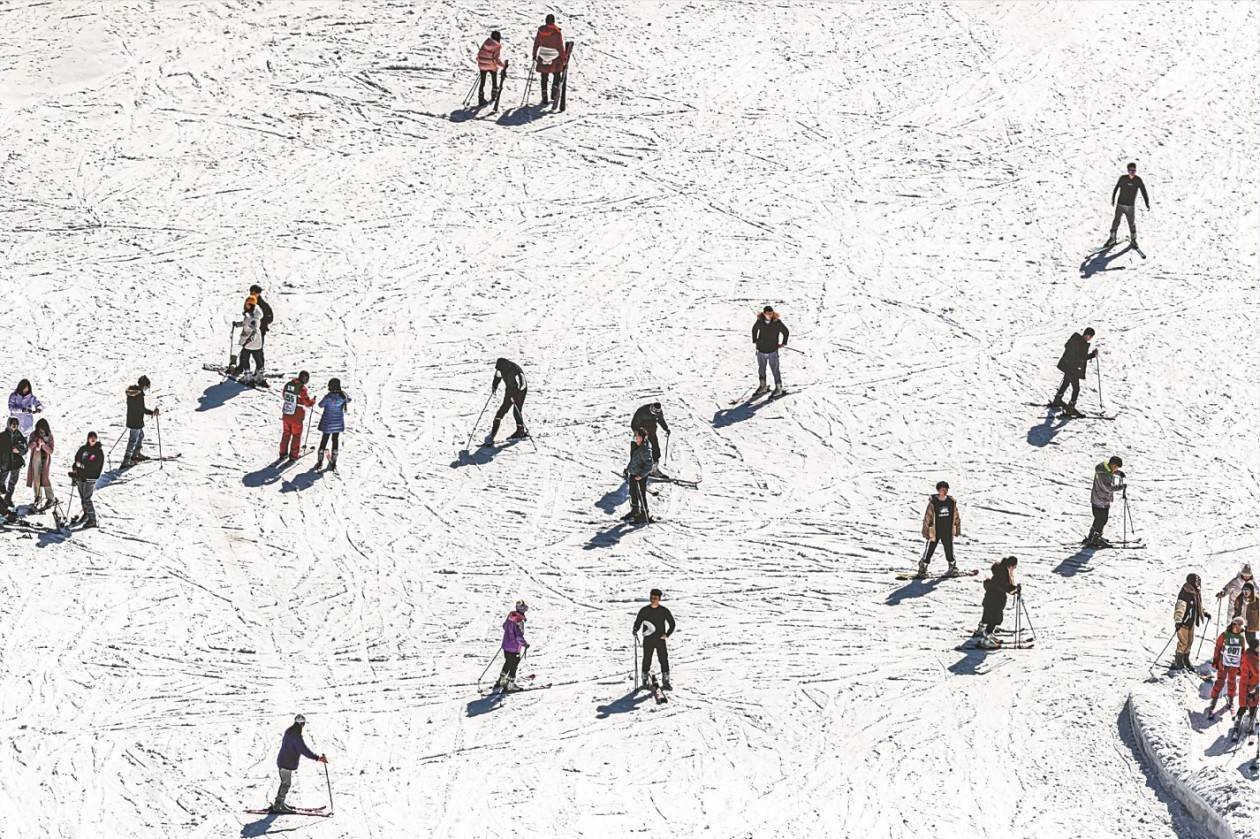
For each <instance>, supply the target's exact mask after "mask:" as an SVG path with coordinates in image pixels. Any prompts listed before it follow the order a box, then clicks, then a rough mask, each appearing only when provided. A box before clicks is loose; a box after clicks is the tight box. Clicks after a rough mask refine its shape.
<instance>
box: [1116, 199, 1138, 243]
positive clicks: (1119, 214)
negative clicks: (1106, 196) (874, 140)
mask: <svg viewBox="0 0 1260 839" xmlns="http://www.w3.org/2000/svg"><path fill="white" fill-rule="evenodd" d="M1133 210H1134V207H1133V206H1125V205H1124V204H1117V205H1116V214H1115V215H1114V216H1113V217H1112V219H1111V238H1113V239H1114V238H1116V231H1117V230H1119V229H1120V219H1122V218H1123V219H1124V220H1125V221H1127V222H1128V223H1129V239H1130V240H1133V239H1136V238H1137V226H1136V225H1135V224H1134V223H1133Z"/></svg>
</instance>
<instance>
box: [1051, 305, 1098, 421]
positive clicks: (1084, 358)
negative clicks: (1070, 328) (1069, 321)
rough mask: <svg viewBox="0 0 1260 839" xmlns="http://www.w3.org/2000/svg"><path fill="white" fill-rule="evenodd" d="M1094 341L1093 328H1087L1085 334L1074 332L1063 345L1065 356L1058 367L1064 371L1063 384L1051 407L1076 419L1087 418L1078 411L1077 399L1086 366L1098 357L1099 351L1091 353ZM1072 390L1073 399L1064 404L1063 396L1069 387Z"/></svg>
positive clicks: (1061, 358) (1060, 359)
mask: <svg viewBox="0 0 1260 839" xmlns="http://www.w3.org/2000/svg"><path fill="white" fill-rule="evenodd" d="M1092 340H1094V330H1093V327H1086V329H1085V331H1084V332H1074V333H1072V337H1071V338H1068V339H1067V343H1065V344H1064V345H1063V355H1062V356H1061V357H1060V358H1059V364H1058V367H1059V369H1060V370H1062V371H1063V383H1062V384H1060V385H1059V390H1058V391H1057V392H1056V393H1055V394H1054V401H1052V402H1051V403H1050V407H1052V408H1059V409H1061V410H1062V411H1063V413H1065V414H1068V415H1070V416H1074V417H1083V416H1085V415H1084V414H1082V413H1081V412H1080V411H1078V410H1076V399H1077V397H1079V396H1080V395H1081V379H1083V378H1085V365H1086V364H1088V363H1089V359H1091V358H1097V357H1098V350H1094V351H1093V352H1090V349H1089V342H1090V341H1092ZM1069 386H1070V387H1071V388H1072V398H1071V399H1069V400H1068V402H1067V404H1066V405H1065V404H1063V394H1064V393H1065V392H1066V391H1067V389H1068V387H1069Z"/></svg>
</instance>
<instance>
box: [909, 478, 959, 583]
mask: <svg viewBox="0 0 1260 839" xmlns="http://www.w3.org/2000/svg"><path fill="white" fill-rule="evenodd" d="M961 530H962V513H961V512H960V511H959V509H958V502H957V501H955V500H954V496H952V495H950V494H949V484H948V483H947V482H945V481H940V482H938V483H937V484H936V494H935V495H932V496H929V497H928V505H927V509H926V510H924V511H923V538H924V539H926V540H927V547H926V548H924V550H923V559H921V560H919V573H918V574H916V575H915V576H916V577H918V578H919V579H922V578H924V577H926V576H927V569H928V563H929V562H931V561H932V554H933V553H934V552H935V551H936V545H937V543H938V542H939V543H940V544H941V546H942V547H943V548H945V561H946V562H948V563H949V570H948V571H946V572H945V576H946V577H957V576H958V566H957V565H955V564H954V537H955V536H957V535H958V534H959V533H960V532H961Z"/></svg>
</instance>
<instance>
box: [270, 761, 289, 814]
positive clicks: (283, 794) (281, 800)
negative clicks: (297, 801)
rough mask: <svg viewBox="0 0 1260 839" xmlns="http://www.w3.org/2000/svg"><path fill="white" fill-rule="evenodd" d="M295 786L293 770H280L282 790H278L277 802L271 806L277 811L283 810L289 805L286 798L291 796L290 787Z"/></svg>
mask: <svg viewBox="0 0 1260 839" xmlns="http://www.w3.org/2000/svg"><path fill="white" fill-rule="evenodd" d="M292 785H293V770H292V769H281V770H280V789H278V790H276V800H275V803H273V804H272V805H271V806H272V808H273V809H276V810H283V809H284V808H285V807H286V806H287V805H286V803H285V798H287V797H288V795H289V787H291V786H292Z"/></svg>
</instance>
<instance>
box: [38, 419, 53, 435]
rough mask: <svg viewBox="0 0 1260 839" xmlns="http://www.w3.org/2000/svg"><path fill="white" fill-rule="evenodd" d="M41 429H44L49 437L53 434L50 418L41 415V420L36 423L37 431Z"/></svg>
mask: <svg viewBox="0 0 1260 839" xmlns="http://www.w3.org/2000/svg"><path fill="white" fill-rule="evenodd" d="M41 430H42V431H44V432H45V433H46V434H47V435H48V436H49V437H51V436H52V426H50V425H49V424H48V420H46V419H44V418H43V417H40V418H39V421H38V422H36V423H35V433H36V434H38V433H39V432H40V431H41Z"/></svg>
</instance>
